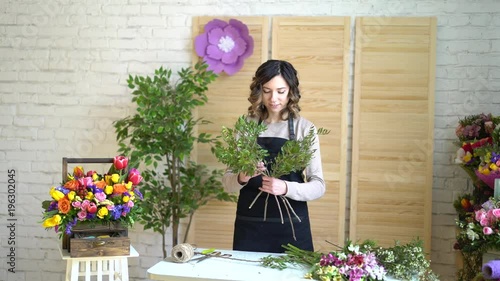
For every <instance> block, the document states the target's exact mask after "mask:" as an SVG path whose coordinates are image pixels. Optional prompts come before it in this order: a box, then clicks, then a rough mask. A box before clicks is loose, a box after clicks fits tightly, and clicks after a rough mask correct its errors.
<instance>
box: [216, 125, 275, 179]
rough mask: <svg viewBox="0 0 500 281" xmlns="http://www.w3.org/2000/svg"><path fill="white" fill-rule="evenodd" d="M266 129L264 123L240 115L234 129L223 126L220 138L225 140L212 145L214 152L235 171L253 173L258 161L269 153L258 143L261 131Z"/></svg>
mask: <svg viewBox="0 0 500 281" xmlns="http://www.w3.org/2000/svg"><path fill="white" fill-rule="evenodd" d="M265 130H266V126H265V125H264V124H258V123H257V122H253V121H248V120H247V119H246V118H245V116H240V117H239V118H238V120H237V121H236V123H235V125H234V129H232V128H228V127H225V126H224V127H222V130H221V135H220V136H219V138H222V140H223V141H224V142H221V141H220V140H219V141H217V142H216V143H215V146H214V147H212V152H213V153H214V155H215V156H216V157H217V159H218V160H219V161H220V162H221V163H223V164H225V165H226V166H227V167H230V168H231V169H232V170H233V172H234V173H239V172H243V173H245V174H247V175H253V174H254V173H255V169H256V167H257V163H259V162H260V161H262V160H263V159H264V157H266V156H267V155H268V153H267V151H266V150H264V149H263V148H262V147H260V145H259V144H258V143H257V138H258V137H259V135H260V133H262V132H264V131H265Z"/></svg>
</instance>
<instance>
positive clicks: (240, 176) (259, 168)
mask: <svg viewBox="0 0 500 281" xmlns="http://www.w3.org/2000/svg"><path fill="white" fill-rule="evenodd" d="M265 170H266V166H265V165H264V162H262V161H261V162H259V163H257V167H256V169H255V173H254V174H253V175H251V176H248V175H247V174H245V173H239V174H238V182H239V183H240V184H246V183H247V182H248V181H249V180H250V179H251V178H253V177H255V176H258V175H262V172H263V171H265Z"/></svg>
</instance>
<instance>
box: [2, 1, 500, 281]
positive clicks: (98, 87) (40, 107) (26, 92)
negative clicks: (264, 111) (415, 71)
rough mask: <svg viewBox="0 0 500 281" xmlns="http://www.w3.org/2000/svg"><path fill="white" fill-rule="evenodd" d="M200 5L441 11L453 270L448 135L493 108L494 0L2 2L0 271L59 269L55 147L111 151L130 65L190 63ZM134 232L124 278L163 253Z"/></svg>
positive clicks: (450, 264)
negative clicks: (46, 206) (48, 209)
mask: <svg viewBox="0 0 500 281" xmlns="http://www.w3.org/2000/svg"><path fill="white" fill-rule="evenodd" d="M201 15H213V16H214V17H215V16H217V15H229V16H244V15H245V16H246V15H294V16H298V15H318V16H326V15H328V16H330V15H333V16H352V17H355V16H437V18H438V32H437V37H438V38H437V39H438V40H437V67H436V75H437V77H436V106H435V112H436V116H435V139H436V140H435V151H434V159H435V160H434V164H435V166H434V188H433V189H434V191H433V211H432V213H433V226H432V227H433V233H432V266H433V269H434V270H435V271H436V272H437V273H439V274H441V275H442V278H441V279H442V280H454V277H453V275H454V273H455V270H456V267H455V255H456V253H455V252H454V251H453V243H454V235H455V234H454V233H455V229H454V219H455V211H454V209H453V206H452V202H453V200H454V198H455V197H456V196H457V195H458V194H459V193H460V192H462V191H464V190H466V188H467V180H466V175H465V173H464V172H462V171H461V170H460V169H459V168H458V167H456V166H454V165H453V164H452V158H453V157H454V152H455V147H454V145H453V143H452V142H453V141H454V140H455V137H454V129H455V125H456V122H457V120H458V118H459V117H462V116H465V115H469V114H475V113H480V112H492V113H493V114H497V115H498V114H500V110H499V109H498V105H499V104H500V93H499V91H500V90H499V88H500V87H499V86H500V69H499V67H498V65H500V32H499V29H500V3H499V2H498V1H496V0H483V1H458V0H457V1H443V0H439V1H434V0H399V1H391V0H357V1H354V0H353V1H345V0H344V1H333V0H332V1H319V0H315V1H304V0H207V1H202V0H187V1H180V0H178V1H173V0H88V1H83V0H82V1H76V0H49V1H42V0H3V1H1V2H0V140H1V142H0V168H1V169H0V171H1V173H2V175H0V183H1V184H0V187H1V188H0V206H1V207H0V224H1V226H0V249H1V252H0V280H9V281H12V280H33V281H36V280H55V281H57V280H63V272H64V271H65V263H64V262H63V261H61V258H60V255H59V252H58V249H57V245H58V243H59V241H58V240H57V237H56V235H55V234H54V233H53V232H52V231H50V232H46V231H45V230H44V229H43V228H42V227H41V225H40V223H39V222H40V220H41V212H42V210H41V207H40V202H41V201H42V200H45V199H47V198H48V193H47V192H48V189H49V187H50V186H52V185H53V184H57V183H59V182H60V178H61V158H62V157H113V156H115V154H116V148H117V146H116V142H115V133H114V130H113V126H112V122H113V121H114V120H117V119H119V118H122V117H124V116H126V115H128V114H129V113H130V109H129V108H130V92H129V90H128V88H127V87H126V79H127V77H128V74H134V75H135V74H150V73H152V71H153V70H154V69H155V68H157V67H159V66H161V65H163V66H166V67H171V68H173V69H174V70H176V69H179V68H180V67H185V66H189V65H190V59H191V51H192V41H191V17H192V16H201ZM249 79H250V77H249ZM249 81H250V80H249ZM351 94H352V93H351ZM245 95H246V93H242V96H245ZM242 111H244V109H242ZM9 169H14V170H15V171H16V191H17V193H16V204H15V207H16V209H15V216H14V218H16V219H17V221H16V229H15V242H16V245H15V251H16V252H15V253H16V264H15V266H16V267H15V270H16V273H15V274H11V273H9V274H7V268H9V267H10V266H9V265H8V264H7V255H8V254H9V252H10V251H9V247H10V246H9V245H8V240H7V239H8V237H9V235H10V232H9V229H8V228H7V227H6V225H7V222H8V221H7V219H8V218H9V217H8V215H7V212H8V210H7V175H8V172H7V171H8V170H9ZM130 236H131V238H132V243H133V245H134V246H135V247H136V249H137V250H138V251H139V252H140V255H141V256H140V258H138V259H131V260H130V263H131V268H130V274H131V277H132V278H131V279H132V280H146V270H147V269H148V268H149V267H151V266H152V265H154V264H155V263H156V262H158V261H159V260H160V259H161V255H162V254H161V250H160V248H159V245H160V240H159V239H160V237H159V235H156V234H153V233H151V232H143V231H142V228H141V226H140V225H137V226H136V227H135V230H134V231H132V232H131V234H130Z"/></svg>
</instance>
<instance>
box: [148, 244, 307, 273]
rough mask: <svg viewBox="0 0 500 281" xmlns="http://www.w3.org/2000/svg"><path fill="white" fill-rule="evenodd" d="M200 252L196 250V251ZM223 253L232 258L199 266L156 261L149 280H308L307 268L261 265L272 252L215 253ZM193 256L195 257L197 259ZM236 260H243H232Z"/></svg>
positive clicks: (215, 258) (215, 259)
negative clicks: (305, 277)
mask: <svg viewBox="0 0 500 281" xmlns="http://www.w3.org/2000/svg"><path fill="white" fill-rule="evenodd" d="M199 250H200V249H197V251H199ZM218 251H220V252H221V253H222V254H230V255H231V258H232V259H231V258H220V257H211V258H208V259H205V260H203V261H201V262H199V263H197V262H196V260H191V261H188V262H185V263H178V262H175V261H173V260H172V259H171V258H167V259H165V260H163V261H160V262H158V263H157V264H155V265H154V266H152V267H151V268H149V269H148V271H147V274H148V278H149V279H152V280H176V281H186V280H197V281H202V280H204V281H213V280H234V281H236V280H290V281H292V280H307V279H304V278H303V277H304V274H305V273H307V269H305V268H302V267H299V266H298V267H289V268H287V269H284V270H279V269H273V268H268V267H264V266H262V265H261V263H260V262H258V261H259V260H260V258H262V257H266V256H268V255H277V254H273V253H259V252H246V251H232V250H218ZM199 256H200V255H196V256H195V257H194V258H197V257H199ZM235 259H243V260H245V261H242V260H235Z"/></svg>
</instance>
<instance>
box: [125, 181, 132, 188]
mask: <svg viewBox="0 0 500 281" xmlns="http://www.w3.org/2000/svg"><path fill="white" fill-rule="evenodd" d="M125 186H126V187H127V189H128V190H130V189H132V182H131V181H129V182H127V184H126V185H125Z"/></svg>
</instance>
